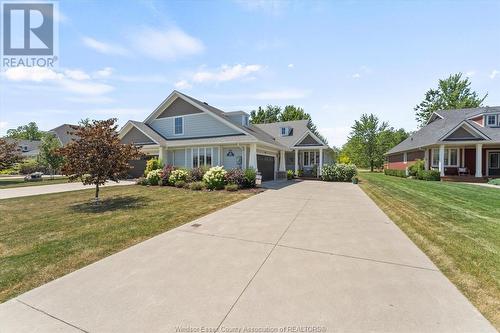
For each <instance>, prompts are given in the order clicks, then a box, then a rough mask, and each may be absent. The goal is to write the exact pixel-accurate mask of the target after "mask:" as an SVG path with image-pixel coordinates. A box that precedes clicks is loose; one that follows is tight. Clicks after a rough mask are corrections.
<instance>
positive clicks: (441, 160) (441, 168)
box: [439, 145, 444, 177]
mask: <svg viewBox="0 0 500 333" xmlns="http://www.w3.org/2000/svg"><path fill="white" fill-rule="evenodd" d="M439 173H440V174H441V177H443V176H444V145H440V146H439Z"/></svg>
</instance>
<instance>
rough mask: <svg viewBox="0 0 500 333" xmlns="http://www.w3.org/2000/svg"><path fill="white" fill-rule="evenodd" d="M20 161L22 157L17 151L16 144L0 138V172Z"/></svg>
mask: <svg viewBox="0 0 500 333" xmlns="http://www.w3.org/2000/svg"><path fill="white" fill-rule="evenodd" d="M21 160H22V157H21V154H20V153H19V151H18V150H17V143H16V142H15V141H13V142H8V141H7V140H5V139H3V138H0V170H4V169H8V168H10V167H11V166H12V165H14V164H15V163H18V162H21Z"/></svg>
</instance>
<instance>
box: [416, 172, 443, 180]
mask: <svg viewBox="0 0 500 333" xmlns="http://www.w3.org/2000/svg"><path fill="white" fill-rule="evenodd" d="M417 179H420V180H431V181H439V180H441V175H440V173H439V171H437V170H421V171H419V172H418V173H417Z"/></svg>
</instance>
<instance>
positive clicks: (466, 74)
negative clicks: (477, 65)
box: [465, 71, 476, 77]
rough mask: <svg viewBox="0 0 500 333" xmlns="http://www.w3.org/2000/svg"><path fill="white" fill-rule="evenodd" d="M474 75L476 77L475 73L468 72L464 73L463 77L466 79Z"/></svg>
mask: <svg viewBox="0 0 500 333" xmlns="http://www.w3.org/2000/svg"><path fill="white" fill-rule="evenodd" d="M474 75H476V71H468V72H466V73H465V76H467V77H473V76H474Z"/></svg>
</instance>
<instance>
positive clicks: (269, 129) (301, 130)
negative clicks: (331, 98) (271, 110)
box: [254, 119, 326, 148]
mask: <svg viewBox="0 0 500 333" xmlns="http://www.w3.org/2000/svg"><path fill="white" fill-rule="evenodd" d="M308 123H309V120H307V119H304V120H292V121H280V122H277V123H266V124H255V125H254V126H256V127H258V128H260V129H262V130H263V131H265V132H266V133H268V134H269V135H272V136H274V137H275V138H276V141H278V142H279V143H281V144H282V145H284V146H286V147H288V148H292V147H293V146H295V145H297V144H298V143H300V142H301V141H302V140H303V139H304V138H305V137H306V136H307V135H311V136H312V137H313V138H315V140H317V141H318V142H322V141H321V139H319V138H318V137H317V136H316V135H314V133H312V132H311V131H310V130H309V127H308V126H307V125H308ZM282 127H290V128H293V135H291V136H281V128H282ZM323 144H324V143H323ZM325 146H326V145H325Z"/></svg>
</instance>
